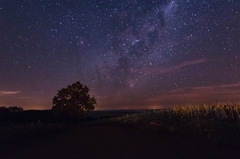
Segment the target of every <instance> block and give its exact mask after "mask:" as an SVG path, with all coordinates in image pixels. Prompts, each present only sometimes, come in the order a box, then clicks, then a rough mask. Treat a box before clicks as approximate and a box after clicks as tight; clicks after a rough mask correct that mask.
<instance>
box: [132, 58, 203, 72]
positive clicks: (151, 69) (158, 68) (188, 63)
mask: <svg viewBox="0 0 240 159" xmlns="http://www.w3.org/2000/svg"><path fill="white" fill-rule="evenodd" d="M206 61H207V60H206V59H198V60H191V61H185V62H183V63H181V64H178V65H175V66H171V67H168V68H164V67H154V68H142V69H138V70H135V71H134V70H133V72H136V73H157V74H162V73H167V72H173V71H176V70H179V69H182V68H184V67H188V66H191V65H197V64H201V63H204V62H206Z"/></svg>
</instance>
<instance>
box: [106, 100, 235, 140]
mask: <svg viewBox="0 0 240 159" xmlns="http://www.w3.org/2000/svg"><path fill="white" fill-rule="evenodd" d="M108 122H109V123H118V124H124V125H132V126H133V125H134V126H140V127H141V128H152V129H156V130H160V131H162V132H166V133H170V134H174V135H180V136H185V137H191V138H193V139H200V140H205V141H211V142H213V143H216V144H223V145H226V144H228V145H234V144H238V142H239V141H240V140H239V139H240V105H237V104H216V105H202V106H186V107H181V106H176V107H174V108H173V109H167V110H155V111H146V112H144V113H138V114H131V115H125V116H120V117H116V118H111V119H109V120H108Z"/></svg>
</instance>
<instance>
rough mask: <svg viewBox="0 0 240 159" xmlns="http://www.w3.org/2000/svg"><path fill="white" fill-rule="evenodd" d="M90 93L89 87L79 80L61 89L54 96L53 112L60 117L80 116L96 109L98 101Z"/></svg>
mask: <svg viewBox="0 0 240 159" xmlns="http://www.w3.org/2000/svg"><path fill="white" fill-rule="evenodd" d="M88 93H89V88H88V87H87V86H85V85H82V84H81V83H80V82H79V81H77V82H76V83H73V84H72V85H69V86H68V87H67V88H63V89H61V90H59V91H58V93H57V95H56V96H54V98H53V107H52V111H53V114H54V115H56V116H60V117H64V116H65V117H79V116H82V115H83V114H84V112H86V111H90V110H94V108H95V107H94V105H95V104H97V102H96V100H95V98H94V97H92V98H91V97H90V95H89V94H88Z"/></svg>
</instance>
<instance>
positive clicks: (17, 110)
mask: <svg viewBox="0 0 240 159" xmlns="http://www.w3.org/2000/svg"><path fill="white" fill-rule="evenodd" d="M8 112H9V113H20V112H23V108H21V107H17V106H12V107H9V108H8Z"/></svg>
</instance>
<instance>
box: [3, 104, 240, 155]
mask: <svg viewBox="0 0 240 159" xmlns="http://www.w3.org/2000/svg"><path fill="white" fill-rule="evenodd" d="M0 136H1V137H0V147H1V149H0V156H2V157H1V158H16V157H18V158H54V157H55V158H69V157H70V158H79V157H81V158H229V157H230V158H238V156H239V155H238V153H239V150H240V144H239V141H240V137H239V136H240V105H237V104H216V105H201V106H187V107H180V106H176V107H174V108H173V109H165V110H122V111H93V112H91V113H90V114H88V115H86V116H85V117H84V120H81V122H77V123H73V124H69V123H42V122H40V121H39V122H33V123H21V124H19V123H18V124H11V125H9V124H8V125H2V126H1V127H0Z"/></svg>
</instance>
